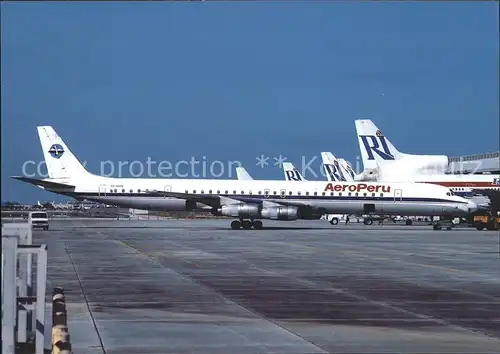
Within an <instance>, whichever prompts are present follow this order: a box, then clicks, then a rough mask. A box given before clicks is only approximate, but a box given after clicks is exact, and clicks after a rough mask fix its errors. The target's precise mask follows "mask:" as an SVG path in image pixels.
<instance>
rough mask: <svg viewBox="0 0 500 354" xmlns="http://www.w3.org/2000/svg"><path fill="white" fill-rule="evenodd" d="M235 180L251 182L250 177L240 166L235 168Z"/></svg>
mask: <svg viewBox="0 0 500 354" xmlns="http://www.w3.org/2000/svg"><path fill="white" fill-rule="evenodd" d="M236 178H237V179H238V180H239V181H252V180H253V178H252V176H250V174H249V173H248V172H247V170H246V169H245V168H244V167H241V166H238V167H236Z"/></svg>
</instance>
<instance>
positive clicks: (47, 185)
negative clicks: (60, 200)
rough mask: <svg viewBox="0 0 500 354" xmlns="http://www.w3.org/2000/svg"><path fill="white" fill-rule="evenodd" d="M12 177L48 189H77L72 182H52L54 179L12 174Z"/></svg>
mask: <svg viewBox="0 0 500 354" xmlns="http://www.w3.org/2000/svg"><path fill="white" fill-rule="evenodd" d="M12 178H14V179H17V180H19V181H22V182H26V183H31V184H34V185H35V186H40V187H44V188H46V189H58V190H60V189H67V190H68V191H71V190H74V189H75V186H72V185H70V184H65V183H58V182H52V181H47V180H43V179H36V178H30V177H24V176H12Z"/></svg>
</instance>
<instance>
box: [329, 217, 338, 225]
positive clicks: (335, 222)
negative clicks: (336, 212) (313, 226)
mask: <svg viewBox="0 0 500 354" xmlns="http://www.w3.org/2000/svg"><path fill="white" fill-rule="evenodd" d="M338 223H339V219H337V218H333V219H332V220H330V224H332V225H337V224H338Z"/></svg>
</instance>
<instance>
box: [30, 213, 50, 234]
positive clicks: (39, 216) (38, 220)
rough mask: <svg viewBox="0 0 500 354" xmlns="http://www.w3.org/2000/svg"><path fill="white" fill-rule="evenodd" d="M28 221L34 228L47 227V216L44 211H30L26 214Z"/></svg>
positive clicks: (45, 228) (44, 228)
mask: <svg viewBox="0 0 500 354" xmlns="http://www.w3.org/2000/svg"><path fill="white" fill-rule="evenodd" d="M28 222H29V223H30V224H31V227H32V228H34V229H35V228H40V229H43V230H48V229H49V216H48V215H47V213H46V212H44V211H30V213H29V214H28Z"/></svg>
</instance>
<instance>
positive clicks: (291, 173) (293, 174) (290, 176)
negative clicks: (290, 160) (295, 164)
mask: <svg viewBox="0 0 500 354" xmlns="http://www.w3.org/2000/svg"><path fill="white" fill-rule="evenodd" d="M286 179H287V180H288V181H302V177H301V176H300V173H299V171H297V169H296V168H294V169H293V170H287V171H286Z"/></svg>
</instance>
